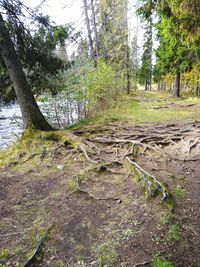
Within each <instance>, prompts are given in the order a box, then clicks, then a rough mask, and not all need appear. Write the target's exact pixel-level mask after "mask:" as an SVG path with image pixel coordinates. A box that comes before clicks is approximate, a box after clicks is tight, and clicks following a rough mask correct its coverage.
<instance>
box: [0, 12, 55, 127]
mask: <svg viewBox="0 0 200 267" xmlns="http://www.w3.org/2000/svg"><path fill="white" fill-rule="evenodd" d="M0 53H1V55H2V57H3V60H4V62H5V65H6V67H7V72H8V75H9V77H10V80H11V82H12V85H13V88H14V90H15V93H16V96H17V99H18V102H19V105H20V109H21V113H22V118H23V123H24V128H25V129H26V128H29V127H32V128H34V129H38V130H51V129H52V128H51V126H50V125H49V124H48V122H47V121H46V120H45V118H44V116H43V114H42V113H41V111H40V109H39V107H38V105H37V103H36V101H35V99H34V96H33V93H32V91H31V88H30V86H29V84H28V82H27V80H26V77H25V74H24V72H23V69H22V65H21V62H20V61H19V60H18V57H17V54H16V51H15V48H14V44H13V42H12V40H11V38H10V36H9V32H8V29H7V27H6V24H5V21H4V20H3V17H2V14H1V13H0Z"/></svg>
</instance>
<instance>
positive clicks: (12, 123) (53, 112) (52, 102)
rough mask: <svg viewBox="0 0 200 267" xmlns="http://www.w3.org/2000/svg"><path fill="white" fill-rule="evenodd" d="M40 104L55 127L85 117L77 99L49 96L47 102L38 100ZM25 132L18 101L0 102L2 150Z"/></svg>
mask: <svg viewBox="0 0 200 267" xmlns="http://www.w3.org/2000/svg"><path fill="white" fill-rule="evenodd" d="M38 105H39V107H40V109H41V111H42V113H43V114H44V116H45V117H46V119H47V120H48V121H49V123H50V124H51V125H52V126H54V127H55V128H62V129H63V128H65V127H67V126H69V125H71V124H74V123H75V122H77V121H78V120H79V119H81V118H83V117H84V116H83V115H82V113H83V112H82V111H81V113H80V109H81V110H83V107H82V106H80V103H78V102H77V101H75V100H70V101H69V99H63V97H61V96H59V97H56V98H48V99H47V100H46V101H45V102H38ZM22 132H23V123H22V119H21V112H20V108H19V105H18V104H17V103H12V104H9V105H3V104H0V150H2V149H4V148H6V147H8V146H9V145H11V144H12V143H13V142H15V141H16V140H17V139H18V138H19V137H20V136H21V134H22Z"/></svg>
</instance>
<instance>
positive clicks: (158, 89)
mask: <svg viewBox="0 0 200 267" xmlns="http://www.w3.org/2000/svg"><path fill="white" fill-rule="evenodd" d="M158 91H160V80H159V81H158Z"/></svg>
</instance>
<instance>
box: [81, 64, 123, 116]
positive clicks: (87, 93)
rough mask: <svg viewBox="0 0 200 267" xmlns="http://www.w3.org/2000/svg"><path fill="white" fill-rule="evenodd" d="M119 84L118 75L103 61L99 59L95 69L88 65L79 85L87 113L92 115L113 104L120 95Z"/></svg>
mask: <svg viewBox="0 0 200 267" xmlns="http://www.w3.org/2000/svg"><path fill="white" fill-rule="evenodd" d="M121 86H122V81H121V79H120V77H117V74H116V73H115V71H114V70H113V68H112V67H111V66H109V65H108V64H106V63H105V62H103V61H100V62H99V64H98V67H97V68H96V69H95V68H93V67H90V66H89V68H88V69H87V70H86V72H85V76H84V77H83V79H82V82H81V85H80V88H81V91H82V92H84V93H83V97H85V102H86V103H87V104H86V107H87V112H88V114H89V115H92V114H94V113H95V112H97V111H99V110H104V109H106V108H107V107H110V106H111V105H112V104H114V103H115V101H116V100H117V98H118V97H119V95H120V90H121Z"/></svg>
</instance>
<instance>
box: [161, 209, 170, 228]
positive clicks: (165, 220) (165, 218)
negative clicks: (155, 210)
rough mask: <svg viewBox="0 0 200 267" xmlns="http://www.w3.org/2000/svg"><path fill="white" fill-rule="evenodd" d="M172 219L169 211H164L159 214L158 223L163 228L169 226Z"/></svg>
mask: <svg viewBox="0 0 200 267" xmlns="http://www.w3.org/2000/svg"><path fill="white" fill-rule="evenodd" d="M172 219H173V215H172V213H171V212H169V211H164V212H162V213H161V214H160V222H159V224H160V225H161V226H165V225H167V224H170V223H171V221H172Z"/></svg>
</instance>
